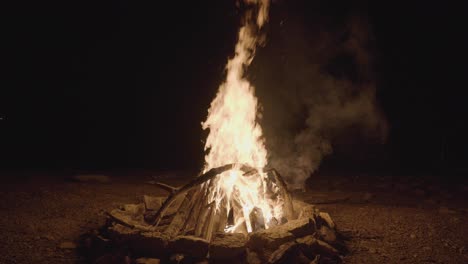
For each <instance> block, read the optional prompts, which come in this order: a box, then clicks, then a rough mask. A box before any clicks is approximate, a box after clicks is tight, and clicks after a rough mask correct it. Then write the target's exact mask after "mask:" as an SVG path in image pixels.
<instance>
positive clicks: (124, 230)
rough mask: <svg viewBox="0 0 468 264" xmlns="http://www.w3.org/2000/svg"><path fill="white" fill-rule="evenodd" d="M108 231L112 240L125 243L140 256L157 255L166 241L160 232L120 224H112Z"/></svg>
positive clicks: (164, 246)
mask: <svg viewBox="0 0 468 264" xmlns="http://www.w3.org/2000/svg"><path fill="white" fill-rule="evenodd" d="M108 231H109V236H110V238H111V239H112V241H114V242H116V243H118V244H125V245H127V246H129V248H130V249H132V251H133V252H135V253H137V254H138V255H142V256H148V257H152V256H158V255H159V254H161V253H164V252H165V249H166V246H167V243H168V242H167V241H168V237H167V236H166V235H165V234H164V233H160V232H140V231H139V230H136V229H133V228H129V227H126V226H123V225H120V224H114V225H113V226H111V227H110V228H109V229H108Z"/></svg>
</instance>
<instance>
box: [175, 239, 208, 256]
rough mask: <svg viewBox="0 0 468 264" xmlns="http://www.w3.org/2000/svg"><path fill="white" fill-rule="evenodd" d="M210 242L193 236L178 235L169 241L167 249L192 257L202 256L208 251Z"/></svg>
mask: <svg viewBox="0 0 468 264" xmlns="http://www.w3.org/2000/svg"><path fill="white" fill-rule="evenodd" d="M209 246H210V243H209V242H208V241H207V240H205V239H203V238H199V237H195V236H178V237H176V238H174V239H173V240H171V241H169V244H168V249H169V251H171V252H172V253H179V254H185V255H188V256H190V257H193V258H203V257H205V256H206V254H207V253H208V249H209Z"/></svg>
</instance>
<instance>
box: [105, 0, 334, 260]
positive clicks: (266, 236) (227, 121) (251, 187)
mask: <svg viewBox="0 0 468 264" xmlns="http://www.w3.org/2000/svg"><path fill="white" fill-rule="evenodd" d="M245 4H246V5H245V6H244V8H245V12H244V19H243V20H242V27H241V28H240V29H239V34H238V41H237V44H236V47H235V54H234V56H233V57H232V58H231V59H229V60H228V63H227V65H226V81H225V82H224V83H223V84H222V85H221V86H220V87H219V90H218V93H217V95H216V97H215V99H214V100H213V101H212V103H211V106H210V109H209V110H208V117H207V119H206V121H205V122H203V123H202V126H203V129H209V135H208V137H207V139H206V144H205V151H206V153H207V154H206V156H205V167H204V169H203V172H202V174H201V175H199V176H198V177H195V178H194V179H193V180H192V181H190V182H189V183H187V184H186V185H184V186H182V187H173V186H169V185H167V184H164V183H155V184H156V185H157V186H158V187H160V188H162V189H164V190H166V191H168V192H169V195H168V196H167V197H164V198H163V197H149V196H145V197H144V199H143V203H141V204H135V205H126V206H124V207H123V208H122V209H116V210H113V211H112V212H110V213H109V217H110V220H111V221H109V225H108V226H107V228H106V229H105V230H104V232H103V236H105V239H109V240H110V242H111V243H112V245H113V248H124V249H127V250H128V254H130V255H131V256H138V257H154V258H157V259H158V260H161V261H163V262H175V263H178V262H185V263H196V262H203V261H205V262H207V261H208V262H220V263H226V262H231V263H310V262H312V261H315V263H336V262H339V261H340V258H339V252H338V250H337V249H336V248H339V247H340V245H341V244H340V242H337V239H336V230H335V224H334V223H333V221H332V220H331V218H330V216H329V215H328V214H326V213H323V212H319V211H318V210H317V209H316V208H315V207H314V206H313V205H311V204H307V203H304V202H300V201H294V200H292V199H291V196H290V194H289V192H288V190H287V185H286V183H285V181H284V180H283V179H282V178H281V176H280V174H279V173H278V172H277V171H276V170H275V169H268V168H267V164H268V160H267V156H268V155H267V150H266V147H265V140H264V138H263V136H262V134H263V133H262V129H261V127H260V125H259V124H258V123H257V119H258V118H259V116H260V115H259V114H258V113H257V110H258V100H257V98H256V96H255V93H254V87H253V86H252V85H251V84H250V83H249V81H248V80H247V79H246V78H245V76H244V75H245V71H246V69H247V67H248V66H249V64H250V62H251V61H252V60H253V57H254V54H255V49H256V47H257V45H258V44H260V42H261V40H262V39H263V38H262V37H261V34H262V33H261V32H262V31H261V30H262V27H263V25H264V24H265V22H266V21H267V19H268V7H269V4H270V3H269V1H268V0H246V1H245ZM226 164H227V165H226ZM128 254H127V256H128Z"/></svg>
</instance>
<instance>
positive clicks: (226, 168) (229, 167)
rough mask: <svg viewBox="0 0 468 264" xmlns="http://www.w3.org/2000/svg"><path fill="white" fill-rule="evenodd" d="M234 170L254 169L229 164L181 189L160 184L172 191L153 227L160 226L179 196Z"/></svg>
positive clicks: (201, 176) (210, 171)
mask: <svg viewBox="0 0 468 264" xmlns="http://www.w3.org/2000/svg"><path fill="white" fill-rule="evenodd" d="M232 169H239V170H241V171H244V172H246V171H251V170H253V169H252V167H249V166H247V165H243V164H228V165H224V166H221V167H218V168H213V169H211V170H209V171H207V172H206V173H204V174H202V175H200V176H199V177H197V178H195V179H194V180H192V181H191V182H189V183H187V184H186V185H184V186H182V187H180V188H174V187H171V188H168V185H165V184H163V185H161V184H158V185H157V186H158V187H161V188H162V189H164V190H171V194H170V195H169V197H168V198H167V199H166V201H165V202H164V203H163V205H162V206H161V208H159V210H158V212H157V213H156V217H155V220H154V223H153V225H155V226H157V225H159V221H161V217H162V216H163V214H164V213H165V211H166V209H167V208H168V207H169V206H170V205H171V203H172V202H173V201H174V200H175V199H177V197H178V196H179V195H182V194H184V193H186V192H188V191H189V190H191V189H193V188H195V187H197V186H200V185H201V184H203V183H205V182H207V181H209V180H211V179H213V178H214V177H216V176H217V175H218V174H221V173H223V172H225V171H229V170H232ZM163 186H164V187H163Z"/></svg>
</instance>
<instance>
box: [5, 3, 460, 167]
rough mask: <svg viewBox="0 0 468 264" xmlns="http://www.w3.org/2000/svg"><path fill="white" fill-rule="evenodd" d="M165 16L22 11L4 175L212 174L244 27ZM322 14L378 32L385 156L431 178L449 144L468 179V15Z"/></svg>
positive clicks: (186, 13) (450, 9) (327, 6)
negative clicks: (224, 89)
mask: <svg viewBox="0 0 468 264" xmlns="http://www.w3.org/2000/svg"><path fill="white" fill-rule="evenodd" d="M161 2H162V1H147V2H141V1H124V0H120V1H77V2H73V3H71V2H69V1H61V2H59V3H52V2H49V3H42V2H40V3H39V2H36V3H34V4H31V5H27V6H14V7H11V8H12V9H11V12H9V14H8V15H7V16H6V18H5V21H6V23H4V25H5V27H6V31H5V32H4V33H3V34H4V36H3V38H2V39H3V42H5V43H6V45H7V47H6V48H4V53H5V54H6V66H7V71H6V72H4V74H5V76H6V82H5V83H4V84H3V85H2V94H1V96H0V115H1V117H2V120H0V136H1V141H0V144H1V147H0V158H1V167H2V168H18V169H21V168H58V169H60V168H67V169H78V168H88V169H108V168H143V167H145V168H186V167H189V168H196V167H200V166H201V164H202V159H203V150H202V147H203V144H202V142H201V141H202V139H203V138H204V135H203V134H202V131H201V127H200V122H201V121H203V120H204V118H205V116H206V111H207V108H208V106H209V103H210V101H211V100H212V98H213V96H214V95H215V93H216V90H217V87H218V85H219V84H220V83H221V81H222V80H223V76H222V74H223V68H224V65H225V63H226V58H227V56H228V55H231V54H232V50H233V46H234V44H235V40H236V30H237V26H238V20H239V17H240V14H239V12H238V10H237V9H236V7H235V3H234V1H220V0H207V1H167V2H170V3H161ZM285 2H288V1H282V4H285ZM289 2H290V4H291V5H293V4H297V3H299V2H301V1H299V0H295V1H289ZM322 2H324V7H323V8H324V10H325V11H324V12H325V13H326V15H329V16H336V17H337V18H339V17H340V16H342V15H343V14H345V13H346V12H350V10H356V9H357V10H361V9H362V11H361V12H363V14H364V13H365V14H366V15H367V16H369V18H370V22H371V23H372V27H373V29H374V35H375V39H376V45H377V47H376V56H377V65H376V72H377V74H378V88H377V92H378V99H379V102H380V104H381V107H382V109H383V111H384V113H385V115H386V116H387V118H388V120H389V123H390V127H391V129H390V136H389V139H388V142H387V143H386V144H385V145H384V146H382V148H383V150H384V151H386V152H388V153H389V155H390V157H391V159H392V160H395V161H398V164H403V165H405V164H414V165H416V167H418V166H419V167H421V168H425V167H427V166H428V163H430V164H434V163H437V162H439V157H440V153H441V145H442V144H441V142H446V143H445V146H446V149H447V157H448V158H447V160H448V161H447V162H448V163H449V164H451V166H452V165H453V166H454V167H463V166H464V164H465V163H466V162H467V161H468V139H467V138H466V135H467V134H468V125H467V118H466V116H467V114H468V110H467V106H466V105H467V104H466V101H467V100H466V94H467V93H466V92H465V90H466V84H467V83H468V80H467V75H466V69H467V67H466V59H467V56H466V55H467V54H466V53H467V52H466V47H468V45H467V44H468V43H467V42H468V40H467V36H466V30H465V28H464V25H465V24H466V10H468V9H466V7H464V6H462V5H452V4H450V3H443V2H440V1H439V2H438V3H437V4H436V3H434V4H431V3H428V2H427V1H413V2H411V3H409V2H410V1H407V2H403V1H402V3H401V4H399V3H396V2H388V3H387V4H383V2H382V3H380V2H379V3H374V2H375V1H370V4H366V2H364V1H337V0H334V1H322ZM305 7H306V8H307V5H305ZM272 8H277V6H276V7H275V5H273V7H272ZM303 12H307V9H305V10H303ZM272 20H274V18H272Z"/></svg>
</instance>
